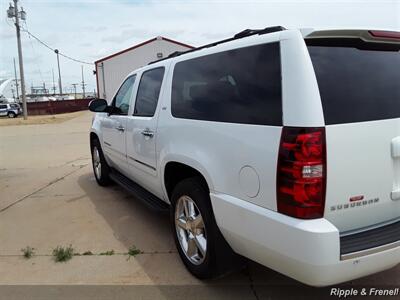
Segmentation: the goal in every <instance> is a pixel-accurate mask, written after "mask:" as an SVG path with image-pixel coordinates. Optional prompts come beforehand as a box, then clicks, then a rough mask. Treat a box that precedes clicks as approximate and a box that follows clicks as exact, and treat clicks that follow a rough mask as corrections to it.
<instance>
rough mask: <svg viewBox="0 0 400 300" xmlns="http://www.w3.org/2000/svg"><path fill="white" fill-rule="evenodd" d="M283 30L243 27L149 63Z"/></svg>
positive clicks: (277, 27) (276, 27)
mask: <svg viewBox="0 0 400 300" xmlns="http://www.w3.org/2000/svg"><path fill="white" fill-rule="evenodd" d="M283 30H286V28H285V27H283V26H272V27H266V28H264V29H245V30H243V31H241V32H238V33H236V34H235V35H234V36H233V37H231V38H227V39H224V40H221V41H217V42H214V43H211V44H207V45H204V46H200V47H197V48H194V49H191V50H187V51H175V52H173V53H171V54H170V55H168V56H167V57H165V58H163V59H159V60H155V61H152V62H150V63H149V65H151V64H154V63H156V62H159V61H163V60H167V59H170V58H173V57H177V56H180V55H183V54H187V53H191V52H195V51H199V50H202V49H205V48H210V47H214V46H217V45H219V44H223V43H227V42H231V41H234V40H238V39H242V38H245V37H248V36H252V35H262V34H267V33H272V32H277V31H283Z"/></svg>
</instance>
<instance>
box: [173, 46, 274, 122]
mask: <svg viewBox="0 0 400 300" xmlns="http://www.w3.org/2000/svg"><path fill="white" fill-rule="evenodd" d="M281 98H282V96H281V63H280V51H279V43H271V44H264V45H257V46H251V47H246V48H240V49H235V50H230V51H225V52H220V53H216V54H211V55H207V56H203V57H199V58H194V59H190V60H186V61H183V62H179V63H177V64H176V66H175V69H174V74H173V83H172V95H171V102H172V115H173V116H174V117H177V118H185V119H196V120H206V121H216V122H230V123H243V124H257V125H276V126H279V125H282V99H281Z"/></svg>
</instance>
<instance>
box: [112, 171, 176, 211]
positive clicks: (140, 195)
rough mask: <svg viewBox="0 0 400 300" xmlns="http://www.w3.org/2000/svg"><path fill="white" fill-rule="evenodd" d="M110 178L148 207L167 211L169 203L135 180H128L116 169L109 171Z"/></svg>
mask: <svg viewBox="0 0 400 300" xmlns="http://www.w3.org/2000/svg"><path fill="white" fill-rule="evenodd" d="M110 178H111V179H112V180H113V181H114V182H115V183H117V184H119V185H120V186H121V187H123V188H124V189H126V190H127V191H128V192H129V193H131V194H132V195H133V196H135V197H136V198H137V199H138V200H140V201H141V202H143V203H144V204H145V205H146V206H147V207H149V208H150V209H152V210H155V211H157V212H168V211H169V205H168V204H167V203H166V202H164V201H162V200H161V199H160V198H158V197H157V196H155V195H153V194H152V193H150V192H149V191H147V190H145V189H144V188H142V187H141V186H140V185H138V184H137V183H136V182H134V181H132V180H130V179H129V178H128V177H126V176H124V175H122V174H121V173H119V172H118V171H116V170H114V169H113V170H112V171H111V173H110Z"/></svg>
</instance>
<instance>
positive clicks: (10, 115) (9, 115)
mask: <svg viewBox="0 0 400 300" xmlns="http://www.w3.org/2000/svg"><path fill="white" fill-rule="evenodd" d="M7 115H8V117H9V118H15V117H16V116H17V115H16V114H15V112H12V111H10V112H8V114H7Z"/></svg>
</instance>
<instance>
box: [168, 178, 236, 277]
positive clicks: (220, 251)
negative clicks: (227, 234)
mask: <svg viewBox="0 0 400 300" xmlns="http://www.w3.org/2000/svg"><path fill="white" fill-rule="evenodd" d="M171 204H172V205H171V223H172V229H173V234H174V239H175V244H176V247H177V249H178V252H179V255H180V257H181V259H182V261H183V263H184V264H185V266H186V268H187V269H188V270H189V271H190V272H191V273H192V274H193V275H195V276H196V277H198V278H200V279H208V278H215V277H218V276H221V275H223V274H225V273H228V272H230V271H232V270H233V269H234V268H235V267H236V266H237V265H238V264H237V262H238V261H239V260H238V256H237V255H236V254H235V253H234V252H233V251H232V249H231V248H230V246H229V245H228V243H227V242H226V241H225V239H224V237H223V236H222V234H221V232H220V230H219V228H218V226H217V224H216V222H215V219H214V215H213V212H212V207H211V201H210V197H209V191H208V189H207V187H206V186H205V184H204V183H203V181H202V180H201V179H200V178H196V177H193V178H188V179H184V180H183V181H181V182H180V183H178V184H177V186H176V187H175V189H174V191H173V193H172V197H171Z"/></svg>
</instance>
